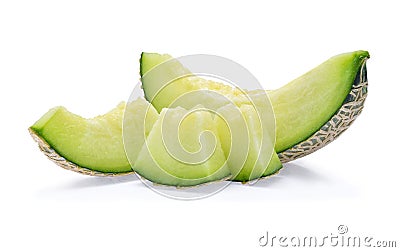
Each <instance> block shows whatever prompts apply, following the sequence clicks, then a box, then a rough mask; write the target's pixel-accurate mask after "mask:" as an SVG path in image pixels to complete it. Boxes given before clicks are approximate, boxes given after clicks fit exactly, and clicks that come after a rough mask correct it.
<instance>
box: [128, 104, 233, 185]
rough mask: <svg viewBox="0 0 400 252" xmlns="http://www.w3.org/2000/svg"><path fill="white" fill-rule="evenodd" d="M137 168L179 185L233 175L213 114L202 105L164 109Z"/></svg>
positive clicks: (159, 181)
mask: <svg viewBox="0 0 400 252" xmlns="http://www.w3.org/2000/svg"><path fill="white" fill-rule="evenodd" d="M133 169H134V170H135V172H137V173H138V174H140V175H141V176H143V177H144V178H146V179H148V180H150V181H152V182H154V183H157V184H163V185H171V186H177V187H183V186H194V185H199V184H203V183H207V182H211V181H215V180H222V179H226V178H227V177H230V176H231V173H230V170H229V168H228V165H227V163H226V159H225V156H224V152H223V150H222V148H221V143H220V140H219V137H218V132H217V128H216V125H215V123H214V121H213V118H212V114H211V113H210V112H209V111H207V110H204V109H203V108H201V107H197V108H193V109H192V110H186V109H183V108H180V107H178V108H174V109H172V108H166V109H163V110H162V111H161V113H160V117H159V118H158V120H157V121H156V123H155V124H154V126H153V128H152V130H151V132H150V134H149V136H148V137H147V139H146V142H145V144H144V145H143V147H142V150H141V151H140V153H139V156H138V158H137V160H136V162H135V164H134V167H133Z"/></svg>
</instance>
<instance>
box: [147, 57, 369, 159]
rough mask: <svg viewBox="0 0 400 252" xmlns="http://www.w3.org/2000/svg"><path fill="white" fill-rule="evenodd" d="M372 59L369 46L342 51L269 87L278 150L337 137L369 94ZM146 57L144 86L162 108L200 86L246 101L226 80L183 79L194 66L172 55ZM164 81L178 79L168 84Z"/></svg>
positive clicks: (285, 152)
mask: <svg viewBox="0 0 400 252" xmlns="http://www.w3.org/2000/svg"><path fill="white" fill-rule="evenodd" d="M368 58H369V53H368V52H367V51H355V52H350V53H344V54H340V55H337V56H334V57H332V58H330V59H328V60H327V61H325V62H323V63H322V64H320V65H319V66H317V67H316V68H314V69H312V70H311V71H309V72H307V73H306V74H304V75H302V76H300V77H299V78H297V79H295V80H293V81H292V82H290V83H289V84H287V85H285V86H283V87H281V88H279V89H277V90H273V91H268V94H269V97H270V101H271V103H272V106H273V108H274V111H275V116H276V146H275V149H276V151H277V152H278V154H279V158H280V160H281V161H282V162H283V163H284V162H289V161H292V160H294V159H297V158H300V157H303V156H305V155H308V154H310V153H312V152H314V151H316V150H318V149H320V148H322V147H323V146H325V145H327V144H328V143H330V142H332V141H333V140H334V139H336V138H337V137H338V136H339V135H340V134H341V133H342V132H343V131H345V130H346V129H347V128H348V127H349V125H350V124H351V123H352V122H353V121H354V120H355V119H356V118H357V116H358V115H359V114H360V112H361V110H362V108H363V103H364V101H365V98H366V95H367V85H368V82H367V71H366V65H365V63H366V60H367V59H368ZM140 62H141V76H142V85H143V90H144V92H145V93H146V98H147V99H148V100H149V101H150V102H151V103H152V104H153V106H154V107H156V109H157V110H160V109H162V108H163V107H165V106H171V105H173V106H174V105H176V104H177V103H174V100H175V99H176V98H177V97H179V96H181V95H182V93H187V92H192V91H194V90H212V91H215V92H218V93H221V94H222V95H225V96H227V97H229V98H230V99H231V100H233V101H234V102H235V103H236V104H239V105H240V104H241V99H240V97H241V94H240V92H239V95H238V94H237V93H238V92H236V91H235V90H233V89H232V88H231V87H228V86H226V85H224V84H222V83H217V82H213V81H210V80H205V79H202V78H200V77H197V76H190V77H185V78H178V77H179V76H182V75H189V74H188V70H187V69H186V68H185V67H184V66H182V65H181V64H179V62H178V61H177V60H176V59H173V58H172V57H171V56H169V55H166V54H164V55H160V54H155V53H142V57H141V60H140ZM161 63H162V64H161ZM157 65H161V66H162V67H156V66H157ZM149 71H151V74H148V72H149ZM153 71H154V72H153ZM160 80H161V81H160ZM164 80H174V81H172V82H169V83H168V85H166V84H165V83H166V82H163V81H164ZM258 92H261V93H263V92H265V91H263V90H251V91H248V94H249V96H250V97H252V96H257V93H258ZM165 94H168V95H165ZM202 99H203V98H202ZM203 100H204V101H206V99H203ZM207 102H208V101H207ZM198 103H202V101H201V100H199V101H198ZM178 105H179V106H185V105H184V104H178ZM222 105H224V104H222Z"/></svg>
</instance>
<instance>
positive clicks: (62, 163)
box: [28, 128, 134, 177]
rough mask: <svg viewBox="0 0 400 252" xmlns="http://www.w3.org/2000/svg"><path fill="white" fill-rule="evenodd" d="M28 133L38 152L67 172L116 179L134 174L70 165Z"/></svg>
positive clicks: (34, 134) (36, 135)
mask: <svg viewBox="0 0 400 252" xmlns="http://www.w3.org/2000/svg"><path fill="white" fill-rule="evenodd" d="M28 130H29V133H30V134H31V136H32V138H33V140H34V141H35V142H37V143H38V145H39V149H40V151H41V152H42V153H43V154H44V155H46V157H47V158H49V159H50V160H51V161H53V162H54V163H56V164H57V165H58V166H60V167H62V168H64V169H66V170H69V171H73V172H77V173H80V174H84V175H89V176H100V177H116V176H124V175H129V174H133V173H134V172H133V171H132V172H121V173H109V172H99V171H93V170H90V169H88V168H85V167H80V166H79V165H77V164H75V163H72V162H70V161H68V160H66V159H65V158H63V157H62V156H60V154H58V153H57V151H55V150H54V149H53V148H51V147H50V145H49V144H48V143H47V142H46V140H44V139H43V138H42V137H40V136H39V135H38V134H37V133H36V132H35V131H34V130H32V129H31V128H29V129H28Z"/></svg>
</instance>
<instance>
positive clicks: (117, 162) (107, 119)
mask: <svg viewBox="0 0 400 252" xmlns="http://www.w3.org/2000/svg"><path fill="white" fill-rule="evenodd" d="M148 104H149V103H148V102H147V101H145V100H144V99H139V100H137V101H134V102H132V103H129V104H128V105H127V106H128V107H129V108H130V110H137V114H141V116H138V115H137V116H136V117H132V119H131V120H130V122H131V123H133V124H135V123H140V124H143V121H144V113H143V112H142V108H143V107H147V106H148ZM125 107H126V105H125V103H121V104H119V105H118V106H117V107H116V108H115V109H113V110H111V111H110V112H108V113H107V114H104V115H101V116H97V117H95V118H91V119H86V118H83V117H81V116H79V115H76V114H73V113H71V112H69V111H67V110H66V109H65V108H64V107H56V108H53V109H51V110H50V111H49V112H47V113H46V114H45V115H43V116H42V117H41V118H40V119H39V120H38V121H37V122H36V123H35V124H34V125H32V126H31V129H32V130H33V131H35V132H36V133H37V134H38V135H39V136H41V137H42V138H43V139H44V140H45V141H46V142H47V143H48V144H49V145H50V146H51V147H52V148H53V149H55V150H56V151H57V153H58V154H60V155H61V156H62V157H64V158H65V159H67V160H69V161H71V162H73V163H75V164H77V165H79V166H81V167H84V168H87V169H90V170H93V171H99V172H105V173H125V172H130V171H132V168H131V165H130V163H129V161H128V159H127V158H126V154H125V149H124V145H123V138H122V122H123V116H124V110H125ZM150 111H151V110H150ZM149 114H151V116H148V118H153V119H152V120H153V121H155V120H154V117H155V115H157V112H156V111H155V110H154V108H153V110H152V111H151V112H149ZM150 123H151V120H149V124H150ZM138 132H139V131H138ZM140 138H141V137H140V136H139V137H136V139H137V140H138V139H140ZM143 142H144V139H143V140H142V143H140V141H138V143H137V144H138V145H140V146H139V147H137V148H139V149H141V145H142V144H143Z"/></svg>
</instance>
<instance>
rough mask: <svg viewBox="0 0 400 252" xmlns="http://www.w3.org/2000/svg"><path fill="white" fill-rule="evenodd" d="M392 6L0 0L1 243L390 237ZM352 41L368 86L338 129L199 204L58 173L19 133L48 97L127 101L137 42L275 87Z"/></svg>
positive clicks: (108, 244) (70, 246)
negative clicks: (350, 118)
mask: <svg viewBox="0 0 400 252" xmlns="http://www.w3.org/2000/svg"><path fill="white" fill-rule="evenodd" d="M398 10H399V8H398V7H397V4H396V1H271V3H269V2H268V1H243V2H242V3H236V2H235V1H227V2H222V1H221V2H220V1H198V2H193V3H190V2H189V1H181V2H179V1H172V0H169V1H158V2H156V1H141V2H139V1H137V2H136V3H135V2H134V1H115V0H114V1H86V0H79V1H74V0H70V1H42V0H40V1H17V0H16V1H1V2H0V88H1V91H0V96H1V99H0V101H1V106H0V109H1V118H2V119H1V124H0V127H1V134H2V135H1V140H2V144H1V145H0V146H1V147H0V148H1V152H0V157H1V161H0V169H1V173H0V174H1V175H0V182H1V183H0V194H1V198H0V199H1V205H2V206H1V208H0V251H83V250H86V251H149V250H153V251H155V250H156V249H157V250H158V251H172V250H174V251H183V250H189V251H206V250H209V251H217V249H219V250H220V251H225V250H228V249H235V250H242V251H253V250H254V251H256V250H258V251H262V250H264V251H265V250H268V249H270V248H268V247H264V248H262V247H260V246H259V243H258V240H259V237H260V236H262V235H264V234H265V232H266V231H269V232H270V234H271V233H272V234H276V235H282V236H284V235H287V236H290V235H303V236H305V235H315V236H324V235H326V234H328V235H329V234H330V233H333V234H337V227H338V226H339V225H341V224H343V225H347V226H348V228H349V234H352V235H359V236H365V235H369V236H372V237H374V238H376V239H382V240H396V239H397V241H398V242H397V245H398V246H400V241H399V240H400V239H399V234H400V232H399V224H400V220H399V211H400V207H399V205H398V204H397V203H398V201H399V198H398V193H399V189H400V186H399V185H400V183H399V175H400V169H399V168H400V167H399V162H398V160H397V159H398V158H399V152H398V146H399V144H398V143H399V141H400V138H399V135H398V124H396V122H398V115H399V112H398V109H399V97H398V96H399V92H400V83H399V78H398V71H399V63H398V62H399V58H400V54H399V45H400V39H399V36H398V34H399V24H400V18H399V14H398ZM359 49H363V50H368V51H369V52H370V54H371V59H370V60H369V61H368V78H369V84H370V86H369V95H368V98H367V101H366V104H365V109H364V111H363V113H362V114H361V116H360V117H359V118H358V119H357V121H356V122H355V123H354V124H353V125H352V127H351V128H350V129H349V130H348V131H347V132H345V133H344V134H343V135H342V136H341V137H340V138H339V139H338V140H336V141H335V142H334V143H332V144H330V145H329V146H327V147H325V148H324V149H322V150H320V151H318V152H317V153H315V154H313V155H310V156H308V157H306V158H303V159H301V160H298V161H295V162H293V163H291V164H288V165H285V168H284V169H283V171H282V172H281V173H280V174H279V175H278V176H276V177H273V178H271V179H269V180H265V181H262V182H260V183H258V184H256V185H255V186H242V185H240V184H234V185H231V186H230V187H228V188H227V189H226V190H224V191H222V192H220V193H218V194H217V195H214V196H212V197H209V198H207V199H203V200H198V201H179V200H172V199H169V198H165V197H163V196H160V195H158V194H156V193H154V192H153V191H151V190H149V189H148V188H147V187H145V186H144V185H143V184H142V183H141V182H140V181H139V180H137V179H136V178H135V177H132V176H131V177H126V178H116V179H115V178H94V177H86V176H83V175H80V174H75V173H73V172H70V171H66V170H63V169H61V168H59V167H58V166H56V165H55V164H53V163H52V162H50V161H49V160H47V159H46V158H45V157H44V156H43V155H42V154H41V153H40V152H39V150H38V148H37V145H36V144H35V143H34V142H33V141H32V139H31V138H30V136H29V134H28V131H27V128H28V127H29V126H30V125H31V124H33V123H34V122H35V120H37V119H38V118H39V117H40V116H41V115H42V114H43V113H45V112H46V111H47V110H48V109H49V108H51V107H53V106H56V105H64V106H66V107H67V108H68V109H69V110H71V111H73V112H75V113H77V114H81V115H83V116H94V115H97V114H101V113H104V112H107V111H108V110H109V109H111V108H112V107H114V106H115V105H117V104H118V103H119V101H121V100H126V99H128V97H129V94H130V92H131V91H132V89H133V87H134V85H135V84H136V83H137V81H138V77H139V75H138V71H139V63H138V59H139V56H140V53H141V52H142V51H148V52H162V53H170V54H172V55H174V56H182V55H186V54H194V53H207V54H216V55H220V56H224V57H227V58H230V59H232V60H234V61H236V62H239V63H240V64H242V65H243V66H245V67H246V68H248V69H249V70H250V71H251V72H252V73H253V74H254V75H255V76H256V77H257V78H258V79H259V80H260V82H261V83H262V84H263V85H264V86H265V88H269V89H271V88H276V87H279V86H281V85H283V84H285V83H287V82H288V81H290V80H292V79H293V78H295V77H297V76H299V75H301V74H303V73H304V72H306V71H307V70H309V69H311V68H312V67H314V66H316V65H318V64H319V63H321V62H323V61H324V60H326V59H327V58H329V57H331V56H333V55H336V54H339V53H343V52H348V51H353V50H359ZM296 249H297V250H301V249H299V248H296ZM282 250H288V249H287V248H282ZM332 250H334V251H336V250H339V248H334V249H332ZM383 250H387V251H393V249H388V248H387V249H383Z"/></svg>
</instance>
